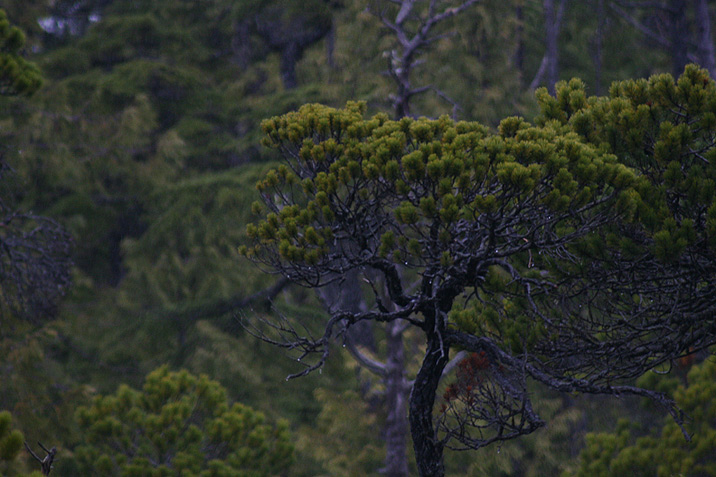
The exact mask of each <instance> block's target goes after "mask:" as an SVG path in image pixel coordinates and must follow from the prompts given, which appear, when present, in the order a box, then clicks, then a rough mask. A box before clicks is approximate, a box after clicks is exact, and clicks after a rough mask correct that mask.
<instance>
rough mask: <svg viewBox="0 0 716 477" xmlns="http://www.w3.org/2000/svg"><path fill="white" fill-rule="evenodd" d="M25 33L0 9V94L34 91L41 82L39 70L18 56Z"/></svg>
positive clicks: (30, 92) (29, 92) (26, 93)
mask: <svg viewBox="0 0 716 477" xmlns="http://www.w3.org/2000/svg"><path fill="white" fill-rule="evenodd" d="M24 45H25V34H24V33H23V32H22V31H21V30H20V29H19V28H17V27H16V26H12V25H11V24H10V22H9V21H8V18H7V15H6V14H5V11H4V10H0V94H2V95H14V94H25V95H29V94H32V93H34V92H35V91H36V90H37V88H39V87H40V85H41V84H42V77H41V75H40V70H39V69H38V68H37V67H36V66H35V65H34V64H32V63H30V62H29V61H27V60H25V59H24V58H22V57H21V56H20V50H22V47H23V46H24Z"/></svg>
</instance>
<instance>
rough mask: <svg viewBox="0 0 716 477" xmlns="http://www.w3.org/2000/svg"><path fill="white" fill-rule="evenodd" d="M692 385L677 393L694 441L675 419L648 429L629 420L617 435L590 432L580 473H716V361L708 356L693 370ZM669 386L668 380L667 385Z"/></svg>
mask: <svg viewBox="0 0 716 477" xmlns="http://www.w3.org/2000/svg"><path fill="white" fill-rule="evenodd" d="M686 381H687V382H686V384H678V387H677V388H676V390H675V392H674V397H675V399H676V402H677V404H678V405H679V406H680V407H681V409H683V411H684V412H685V413H686V415H687V416H688V419H687V422H686V427H687V429H688V430H689V433H690V434H691V440H690V441H686V440H685V439H684V438H683V435H682V433H681V430H680V429H679V427H678V426H677V425H676V424H675V423H674V422H673V421H667V422H665V423H664V425H663V426H662V427H660V428H657V429H652V430H648V431H647V433H646V435H644V431H643V429H640V426H639V425H638V424H637V423H630V422H629V421H628V420H622V421H620V422H619V424H618V426H617V429H616V430H615V431H614V432H613V433H599V434H587V436H586V447H585V448H584V450H582V453H581V455H580V464H579V468H578V469H577V472H576V473H575V475H578V476H619V475H634V476H645V477H646V476H652V475H689V476H694V477H697V476H710V475H714V474H716V457H714V453H713V449H714V445H716V428H714V425H713V423H714V420H715V419H716V405H714V402H713V396H714V393H715V392H716V384H715V383H716V362H714V361H713V360H712V359H707V360H706V361H704V362H703V363H701V364H699V365H696V366H694V367H693V368H691V370H690V371H689V373H688V375H687V379H686ZM664 384H667V383H664Z"/></svg>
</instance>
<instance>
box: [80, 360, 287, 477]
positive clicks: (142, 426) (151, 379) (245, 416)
mask: <svg viewBox="0 0 716 477" xmlns="http://www.w3.org/2000/svg"><path fill="white" fill-rule="evenodd" d="M77 420H78V422H79V425H80V426H81V428H82V429H83V432H84V434H83V436H84V437H83V441H82V444H81V445H80V446H79V447H78V448H77V449H76V450H75V457H76V461H77V462H76V465H77V470H78V472H77V473H78V474H81V475H107V476H110V475H117V476H119V475H204V476H210V475H211V476H229V475H232V476H233V475H241V476H247V477H248V476H269V475H279V474H283V473H284V472H286V470H287V469H288V468H289V466H290V464H291V462H292V458H293V446H292V445H291V444H290V442H289V437H288V430H287V426H286V424H285V423H279V424H278V425H273V424H269V423H267V422H266V418H265V417H264V415H263V414H261V413H259V412H256V411H254V410H253V409H251V408H249V407H247V406H244V405H241V404H239V403H233V404H231V403H229V401H228V400H227V396H226V390H225V389H224V388H223V387H222V386H221V385H219V383H217V382H215V381H211V380H210V379H209V378H207V377H206V376H199V377H197V376H193V375H191V374H189V373H188V372H187V371H179V372H170V371H169V370H168V368H167V367H162V368H159V369H157V370H155V371H154V372H152V373H150V374H149V375H148V376H147V379H146V381H145V383H144V386H143V388H142V390H141V391H136V390H133V389H131V388H130V387H128V386H126V385H121V386H120V388H119V389H118V390H117V393H116V394H115V395H112V396H98V397H97V398H96V399H95V401H94V403H93V404H92V405H91V406H89V407H82V408H80V409H79V410H78V411H77Z"/></svg>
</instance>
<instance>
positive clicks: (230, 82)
mask: <svg viewBox="0 0 716 477" xmlns="http://www.w3.org/2000/svg"><path fill="white" fill-rule="evenodd" d="M387 3H388V2H384V1H379V0H355V1H352V2H349V1H346V0H310V1H305V2H294V1H286V0H262V1H256V0H239V1H236V0H231V1H229V0H205V1H202V2H187V1H183V0H165V1H161V2H155V1H148V0H142V1H136V0H133V1H130V0H3V1H0V8H2V9H4V11H5V12H6V17H7V19H6V17H5V15H3V14H2V13H0V65H5V66H3V67H2V68H0V70H1V71H3V74H2V75H0V90H2V92H7V93H6V95H5V96H3V97H0V157H1V159H2V161H3V162H4V163H6V164H7V165H8V166H9V167H11V168H12V169H13V171H14V173H15V179H14V180H15V187H14V189H16V192H15V195H16V198H17V200H18V203H19V204H20V206H21V207H23V208H24V209H25V210H32V211H34V212H35V213H37V214H41V215H44V216H48V217H51V218H53V219H54V220H56V221H58V222H59V223H61V224H62V225H63V226H64V227H65V228H66V229H67V230H68V231H69V232H70V233H71V235H72V246H73V260H74V267H73V270H72V276H73V286H72V288H71V289H70V290H69V292H68V294H67V295H66V297H65V299H64V300H63V302H62V304H61V306H60V308H59V310H58V311H57V315H56V317H55V319H54V320H51V321H43V322H40V323H37V322H32V321H28V320H25V319H23V318H22V317H20V316H13V315H9V316H7V315H5V316H2V317H0V358H1V359H0V409H7V410H9V411H11V412H12V415H13V418H14V420H13V425H14V426H16V427H18V428H19V429H20V430H21V431H22V432H24V434H25V436H24V437H25V438H26V439H27V440H28V442H35V441H37V440H40V441H42V442H44V443H46V444H51V445H53V446H57V447H58V449H60V451H59V453H58V457H57V459H58V461H57V462H58V465H59V462H62V461H64V463H63V464H62V465H64V466H66V467H65V468H66V469H72V468H75V469H76V468H79V467H73V466H80V467H81V466H82V465H85V464H86V460H85V461H82V458H80V457H78V456H81V455H82V452H80V453H79V454H75V452H74V450H76V449H78V446H80V445H81V444H88V441H87V438H86V432H87V430H86V429H87V427H86V426H87V422H88V421H87V419H80V420H79V421H78V420H76V419H75V411H76V409H77V407H78V406H82V405H85V406H92V402H93V399H94V398H95V397H96V396H99V395H111V394H113V393H115V392H117V386H118V384H119V383H124V384H126V385H128V386H131V387H132V388H139V387H140V386H141V384H142V383H143V382H144V379H145V376H146V375H147V374H148V373H150V372H152V371H153V370H155V369H156V368H158V367H160V366H162V365H169V366H170V367H171V368H172V369H179V368H186V369H188V370H189V371H191V372H192V373H205V374H207V375H208V376H210V377H211V378H212V379H215V380H217V381H218V382H220V383H221V385H222V386H224V387H225V388H226V392H227V394H228V397H229V399H230V400H231V401H232V402H241V403H243V404H245V405H248V406H251V407H252V408H254V409H255V410H256V412H260V413H263V415H265V416H266V419H267V420H268V421H269V422H271V423H276V422H279V421H280V420H281V419H285V420H287V422H289V427H290V429H289V431H290V439H291V442H292V445H293V446H295V459H293V461H292V463H291V464H290V465H291V467H290V472H289V473H290V475H374V474H376V473H377V472H378V469H379V468H380V467H381V465H382V459H383V458H384V453H385V452H384V449H383V442H382V437H383V436H381V434H380V432H381V431H380V430H381V429H382V425H381V422H382V421H383V420H384V419H385V416H384V415H383V414H382V411H381V410H380V409H381V406H380V405H379V402H380V393H379V392H377V393H375V394H374V395H369V394H368V393H367V392H366V389H367V386H366V382H367V378H366V376H365V373H363V374H361V372H360V371H359V369H358V367H357V366H356V364H355V363H354V362H352V361H351V359H350V358H349V357H348V356H347V355H345V354H342V353H335V356H334V359H332V360H331V361H329V365H328V366H327V367H326V368H325V369H324V370H323V371H322V372H321V373H320V374H319V373H314V374H312V375H310V376H308V377H306V378H303V379H300V380H292V381H289V382H286V381H285V376H287V375H288V374H290V373H292V372H295V371H296V370H297V367H298V366H299V364H298V363H296V362H295V360H292V359H291V358H289V357H287V356H286V357H283V356H281V355H279V356H277V351H276V349H274V348H271V347H269V346H268V345H266V344H264V343H262V342H260V341H259V340H256V339H255V338H254V337H253V336H251V334H250V333H248V332H247V331H246V329H244V327H242V325H241V321H242V320H245V319H250V318H251V317H253V316H260V315H261V314H263V313H268V312H270V309H271V306H273V307H275V308H277V309H279V310H281V312H282V313H285V314H290V315H291V316H292V317H297V318H298V319H300V320H301V321H302V323H305V326H307V327H308V328H309V329H310V328H311V327H313V326H315V325H319V326H320V319H321V314H322V311H321V306H320V303H319V302H318V300H317V299H316V297H315V296H314V295H313V294H311V293H309V292H307V291H306V290H303V289H299V288H293V287H288V286H279V287H277V290H276V291H275V293H274V294H273V295H272V298H273V305H270V304H269V302H268V301H267V300H265V299H253V300H250V298H252V297H253V295H254V294H255V293H257V292H260V291H262V290H266V289H267V288H268V287H271V286H272V285H274V284H275V283H276V277H273V276H269V275H266V274H264V273H262V271H261V270H258V269H256V268H255V267H254V266H253V265H252V264H250V263H248V262H247V261H245V260H241V259H240V258H239V256H238V253H237V247H238V246H240V245H241V244H242V243H243V242H244V240H245V224H246V223H247V222H248V219H249V215H250V208H251V203H252V202H253V201H254V200H255V199H256V190H255V188H254V184H255V182H256V180H257V178H258V177H259V176H260V174H261V173H262V171H264V170H265V169H266V168H267V167H269V166H271V165H272V164H273V161H274V157H273V156H272V152H271V151H269V150H267V149H262V148H261V147H260V145H259V144H260V139H261V136H262V135H261V131H260V129H259V127H258V124H259V122H260V121H261V120H262V119H264V118H267V117H270V116H274V115H278V114H282V113H285V112H287V111H290V110H293V109H296V108H298V107H299V106H301V105H302V104H305V103H310V102H321V103H324V104H328V105H331V106H342V105H343V104H345V102H346V101H347V100H362V101H366V102H367V105H368V110H369V113H375V112H379V111H386V112H390V110H391V103H390V100H389V96H390V94H391V92H392V88H393V83H392V82H391V79H390V78H389V77H388V76H387V74H386V70H387V59H386V57H385V55H384V52H386V51H389V50H390V49H392V48H394V47H395V46H394V44H395V40H394V37H393V36H392V33H391V32H390V31H389V30H387V29H386V28H384V27H383V26H382V25H381V23H380V20H379V18H377V16H376V13H378V14H380V12H381V11H383V10H384V9H385V8H386V7H385V5H386V4H387ZM611 3H612V2H605V1H604V0H589V1H584V2H568V3H567V7H566V10H565V12H564V18H563V22H562V25H561V32H560V36H559V52H560V59H559V65H560V69H559V71H560V73H559V75H560V76H559V77H560V78H561V79H568V78H570V77H573V76H578V77H581V78H582V79H583V80H584V81H585V82H586V84H587V88H588V91H589V92H590V93H591V94H603V93H604V92H605V91H606V90H607V88H608V86H609V84H610V83H611V82H612V81H614V80H620V79H626V78H631V77H643V76H648V75H651V74H655V73H660V72H668V71H670V70H671V67H672V58H671V56H670V55H671V53H670V51H669V50H668V48H665V47H663V45H661V44H659V43H658V42H656V40H654V39H653V38H649V37H647V36H645V35H644V34H643V32H642V31H641V30H640V29H638V28H635V27H634V26H633V22H630V20H629V19H628V18H627V17H625V16H624V15H621V14H619V13H618V12H617V11H616V10H615V9H611V8H609V4H611ZM708 3H709V9H710V11H711V14H712V18H713V15H714V13H715V12H714V10H715V9H716V2H708ZM631 15H632V16H631V17H630V18H631V20H634V21H639V22H642V24H643V25H653V24H655V22H658V21H660V18H661V17H658V15H657V14H655V13H653V12H649V11H648V10H645V9H642V10H638V9H637V10H634V11H631ZM688 15H689V17H688V19H687V20H688V22H689V25H690V28H691V30H689V31H691V32H693V31H694V30H695V29H696V28H697V24H696V23H697V22H696V20H697V18H696V17H695V15H696V14H695V13H693V12H691V10H689V13H688ZM662 20H663V19H662ZM440 28H442V30H441V31H440V32H438V33H444V34H445V35H444V36H443V37H442V38H441V39H440V40H439V41H437V42H435V43H434V44H432V45H431V47H430V48H429V49H428V50H426V51H424V52H423V53H422V60H423V63H422V64H421V65H419V66H418V67H417V68H416V70H415V72H414V78H415V79H416V82H418V83H419V84H421V85H432V86H434V88H435V89H436V90H439V94H436V93H434V92H427V93H425V94H422V95H420V96H418V97H416V98H414V103H413V110H414V111H416V112H417V113H418V114H420V115H427V116H430V117H437V116H439V115H441V114H451V115H453V116H455V117H457V118H459V119H470V120H477V121H481V122H483V123H484V124H486V125H488V126H490V127H495V126H496V125H497V123H498V122H499V120H501V119H502V118H504V117H506V116H510V115H522V116H525V117H527V118H528V119H531V118H532V117H533V116H534V115H535V114H536V113H537V106H536V101H535V100H534V97H533V96H534V94H533V89H532V88H531V86H532V83H533V78H534V77H535V76H536V75H537V74H538V71H539V69H540V64H541V62H542V59H543V56H544V54H545V46H544V45H545V42H544V28H545V27H544V14H543V2H541V1H537V0H483V1H480V2H478V3H477V4H476V5H475V6H474V7H472V8H470V9H468V10H467V11H465V12H464V13H462V14H461V15H459V16H457V17H455V18H454V19H453V20H451V21H450V22H447V23H445V24H443V25H441V26H440ZM8 58H9V59H8ZM10 60H12V61H13V62H14V63H13V64H14V65H15V66H14V67H8V66H6V65H7V64H8V61H10ZM35 65H37V66H35ZM13 68H14V69H13ZM7 71H15V72H16V73H17V74H16V76H15V78H14V79H13V80H8V79H7V78H6V76H5V74H4V72H7ZM41 80H42V81H41ZM41 83H42V85H41V86H40V84H41ZM544 84H546V83H545V82H544V80H543V81H541V82H538V84H537V85H544ZM32 92H34V94H33V95H32V96H30V97H28V96H27V95H28V94H29V93H32ZM704 366H705V368H704V369H710V368H709V367H708V366H711V365H704ZM712 367H713V366H711V368H712ZM163 369H166V368H163ZM299 369H300V367H299ZM704 372H706V371H704ZM700 376H701V375H697V374H694V375H693V380H697V381H698V380H700V379H702V378H701V377H700ZM691 380H692V375H691V374H689V382H691ZM652 384H653V385H655V386H656V385H659V383H656V382H655V383H652ZM693 386H694V385H693V384H692V385H690V386H689V387H686V388H683V387H681V388H678V389H679V391H677V395H679V394H678V393H681V394H680V396H682V397H681V399H684V400H685V401H684V405H685V406H686V407H687V408H688V407H689V406H691V404H690V403H691V402H692V401H689V399H691V398H689V397H688V396H689V394H688V393H689V389H694V388H693ZM672 389H674V390H676V388H675V387H673V386H672ZM129 392H130V391H128V388H122V390H120V391H119V393H120V394H121V393H129ZM132 392H134V391H132ZM535 392H543V391H540V390H536V391H535ZM692 392H695V391H692ZM694 399H696V398H694ZM95 402H98V401H95ZM540 402H541V406H543V409H541V411H542V412H543V414H544V416H545V417H551V419H550V423H551V424H550V426H549V427H548V428H547V429H546V430H545V431H543V432H539V433H537V434H535V435H533V436H530V437H529V438H526V439H522V440H520V441H519V442H513V443H506V444H504V445H502V446H501V447H499V448H498V447H495V448H490V449H487V450H484V451H483V452H481V454H480V455H479V457H478V458H477V459H476V458H475V456H474V455H473V456H471V455H469V454H461V453H453V454H450V455H448V457H447V459H446V462H447V464H448V470H449V472H450V473H452V474H453V475H495V476H498V475H504V476H508V475H526V476H527V475H557V474H559V473H560V472H565V473H568V472H572V471H577V469H584V468H587V467H585V466H589V465H592V466H593V465H596V464H590V463H589V462H592V461H594V460H595V459H597V460H598V459H602V457H599V456H603V455H604V453H605V452H607V451H606V450H605V449H612V450H611V451H610V452H612V454H614V455H617V453H618V456H619V459H622V457H621V456H622V455H626V454H629V455H630V456H632V457H633V458H634V459H637V458H638V459H642V457H640V456H642V454H643V455H647V453H651V454H648V455H654V454H653V453H654V452H662V450H661V449H660V448H659V447H658V446H659V445H662V444H659V442H662V441H663V439H662V440H660V439H658V438H647V437H645V438H640V439H637V440H636V441H634V439H633V438H632V437H631V436H632V434H630V432H631V431H628V430H625V429H626V428H625V427H624V426H622V427H619V429H617V431H616V434H614V436H616V437H609V438H607V437H603V436H604V435H605V434H598V435H597V436H596V437H590V438H589V439H588V440H587V444H588V447H587V450H585V451H584V452H583V454H582V460H581V461H580V460H579V453H580V450H581V448H582V446H583V442H584V440H583V439H584V435H585V433H586V432H587V430H594V431H601V432H610V431H612V430H613V428H614V425H615V422H616V419H617V418H618V417H620V416H624V415H630V416H632V417H634V418H635V419H637V420H638V423H639V424H640V425H641V426H643V428H644V430H643V434H644V435H647V434H648V432H651V431H649V428H650V426H654V425H657V424H659V422H660V421H658V420H654V418H653V416H654V415H655V413H658V410H653V409H643V408H641V407H640V404H639V403H638V401H634V402H631V401H629V402H626V403H623V402H622V403H617V404H615V405H611V404H610V405H609V407H607V404H605V402H604V401H602V400H599V399H591V400H590V399H586V398H576V397H575V398H574V399H572V398H565V397H559V396H552V395H545V396H544V398H543V399H541V400H540ZM693 402H695V401H693ZM87 409H90V408H87ZM87 412H89V411H87ZM694 412H696V411H694ZM625 413H626V414H625ZM6 416H7V415H6V414H0V441H2V439H5V440H4V441H2V442H5V441H7V440H8V437H7V436H6V437H3V436H4V435H5V434H7V433H8V432H9V431H4V429H5V427H7V426H6V425H5V424H4V423H5V420H6ZM7 419H9V417H8V418H7ZM657 421H658V422H657ZM3 426H5V427H3ZM8 426H9V424H8ZM667 427H668V425H667ZM672 431H673V430H669V429H667V428H664V431H663V432H664V433H667V432H672ZM3 432H5V434H3ZM669 435H671V434H669ZM10 436H11V439H10V440H11V441H12V439H15V438H13V437H12V434H10ZM600 436H602V437H600ZM609 439H612V440H613V439H617V441H615V442H612V441H611V440H609ZM643 439H647V440H643ZM648 439H652V440H648ZM15 440H16V439H15ZM13 442H14V441H13ZM634 442H635V443H634ZM663 442H666V441H663ZM11 444H12V443H11ZM11 444H8V445H7V446H5V444H0V447H2V446H5V447H7V448H10V447H12V445H11ZM13 445H14V444H13ZM629 446H631V447H629ZM5 447H2V449H5ZM12 448H13V449H14V447H12ZM2 449H0V455H2V456H5V455H7V456H10V454H12V453H11V452H9V451H8V452H7V453H6V454H3V453H2V452H4V451H3V450H2ZM630 449H636V450H630ZM684 452H686V451H684ZM689 452H690V451H689ZM639 453H641V454H639ZM85 454H86V453H85ZM14 455H15V454H12V456H14ZM12 456H10V457H12ZM2 458H3V459H4V460H2V461H0V462H2V463H1V464H0V465H3V466H5V467H3V468H2V472H3V475H5V474H7V475H17V473H19V472H25V471H29V470H30V467H29V465H31V462H30V461H25V460H22V459H24V457H22V456H21V460H22V461H21V462H20V463H15V464H13V465H14V466H15V467H12V466H11V465H9V464H8V463H7V462H9V461H8V459H6V458H5V457H2ZM645 458H646V457H644V459H645ZM674 458H675V459H677V458H678V459H681V458H682V457H674ZM590 459H591V460H590ZM10 460H12V459H10ZM622 460H623V459H622ZM602 461H603V459H602V460H599V462H602ZM82 462H85V464H83V463H82ZM580 462H581V463H580ZM600 465H601V464H600ZM620 465H621V464H620ZM624 465H626V464H624ZM704 465H705V464H704ZM580 466H581V467H580ZM13 469H15V470H13ZM13 472H16V473H15V474H14V473H13ZM276 472H277V473H281V472H284V470H280V471H276ZM584 475H588V474H584ZM590 475H597V474H590ZM604 475H608V474H604ZM609 475H611V474H609ZM614 475H617V474H614ZM703 475H707V474H703ZM708 475H711V474H708Z"/></svg>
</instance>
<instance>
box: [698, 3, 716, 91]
mask: <svg viewBox="0 0 716 477" xmlns="http://www.w3.org/2000/svg"><path fill="white" fill-rule="evenodd" d="M696 21H697V22H698V24H699V61H700V62H701V66H703V67H704V68H706V69H707V70H708V72H709V75H711V78H716V54H715V53H714V42H713V38H712V36H711V16H710V15H709V4H708V1H707V0H697V4H696Z"/></svg>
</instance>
